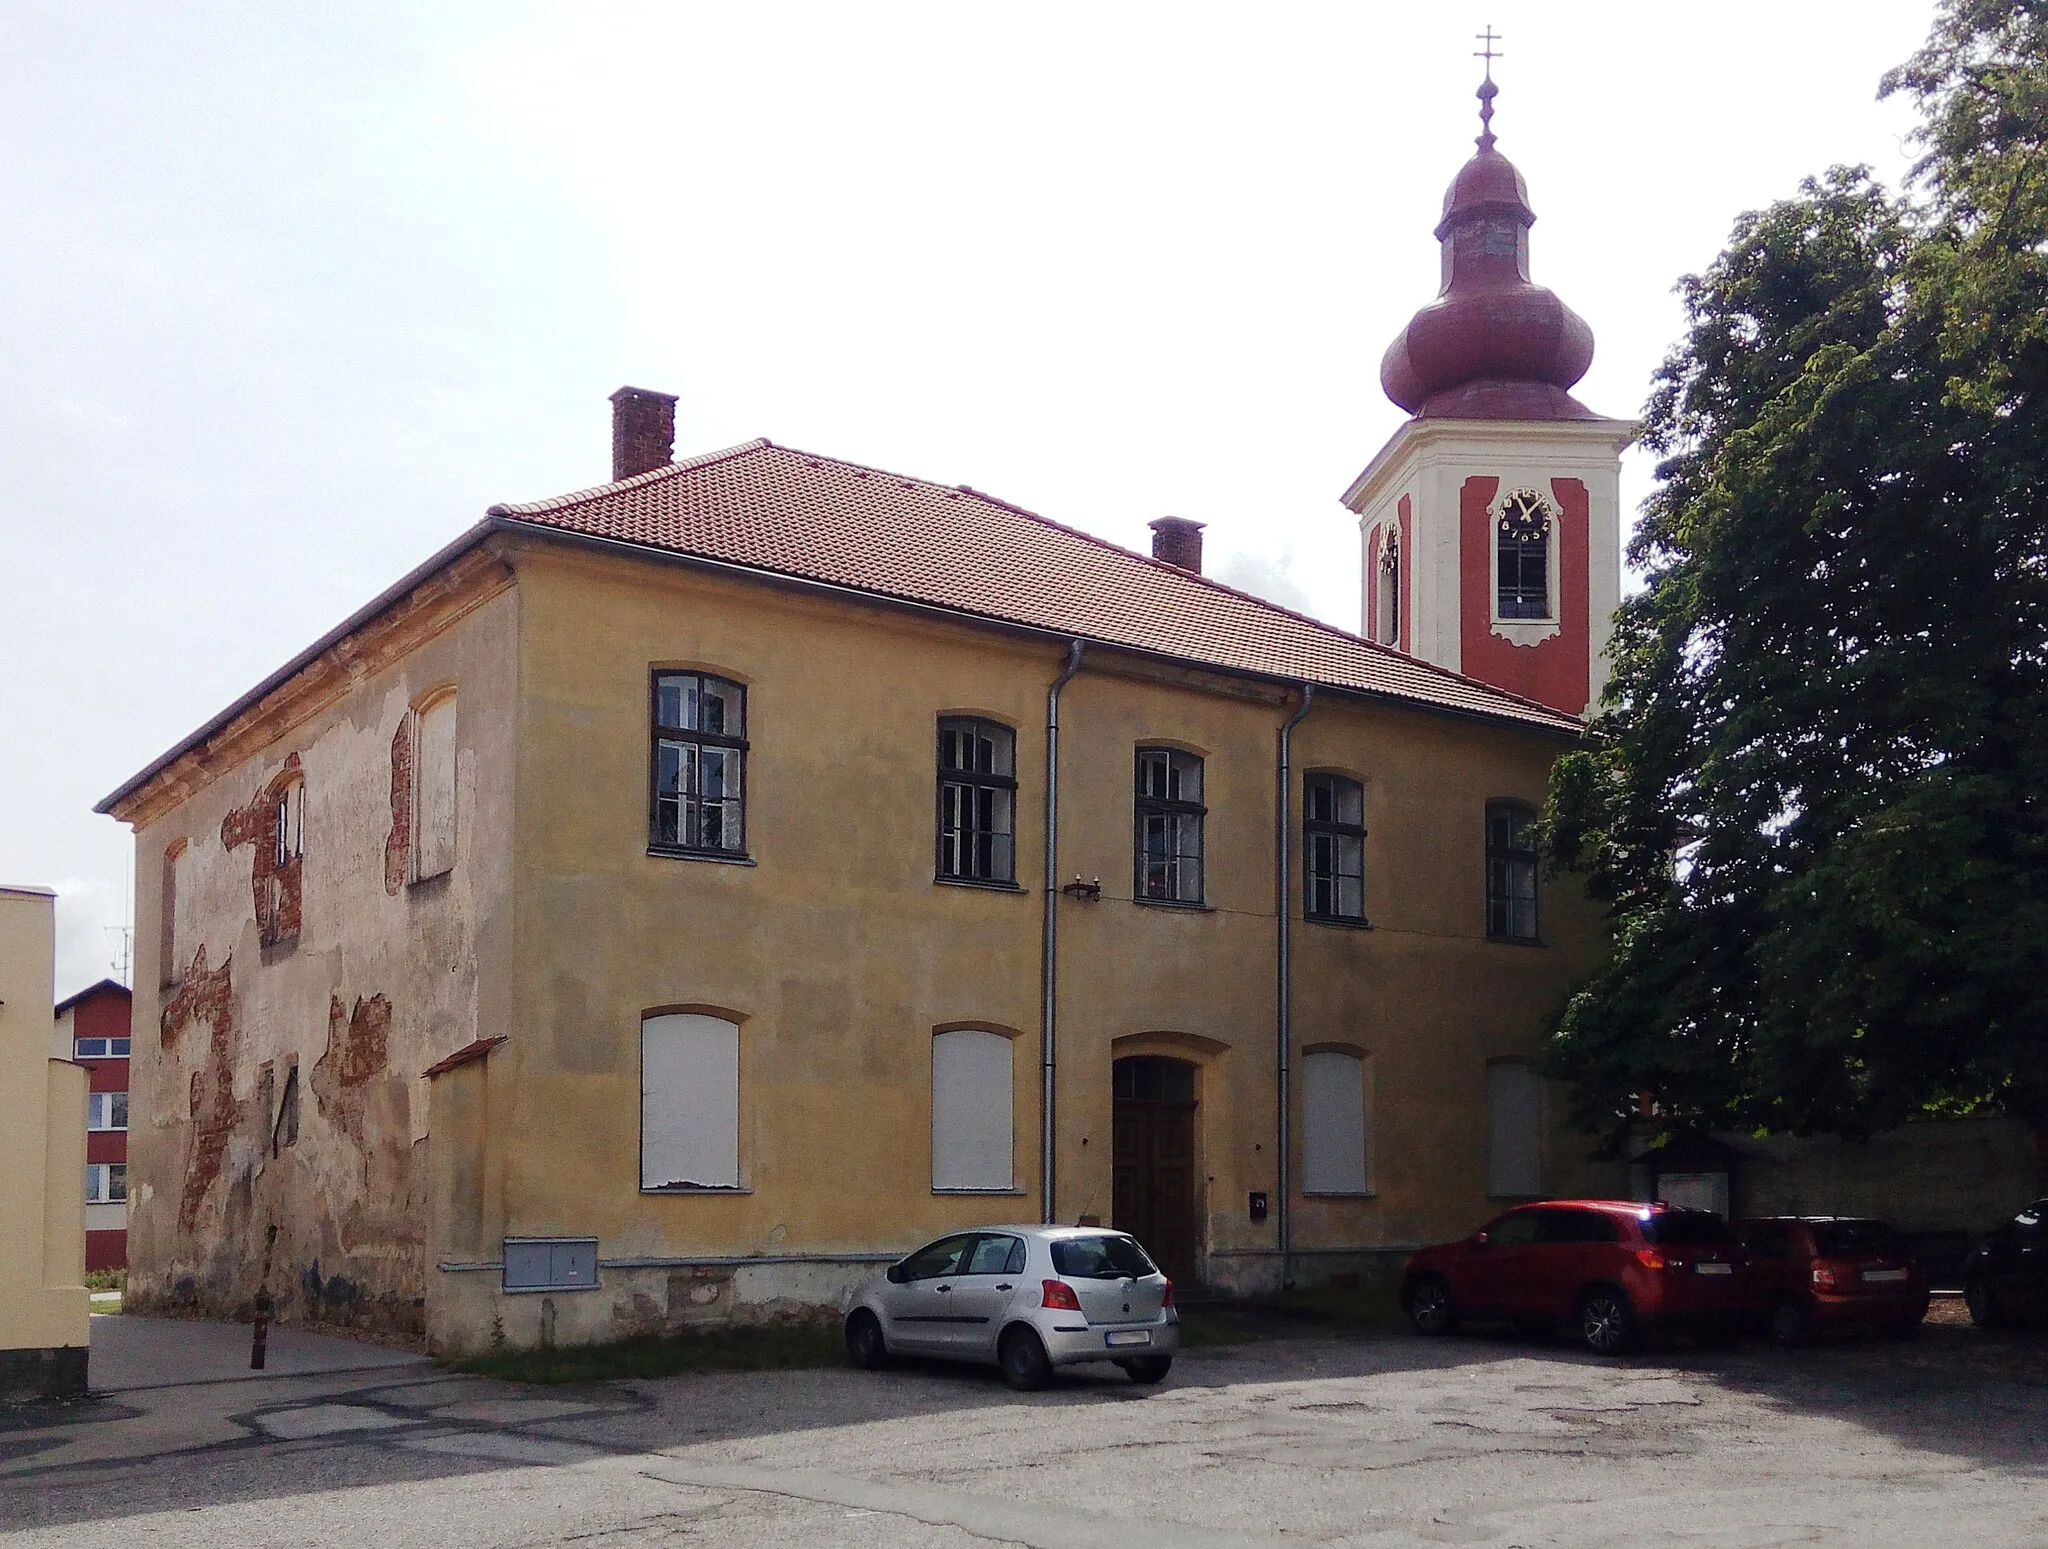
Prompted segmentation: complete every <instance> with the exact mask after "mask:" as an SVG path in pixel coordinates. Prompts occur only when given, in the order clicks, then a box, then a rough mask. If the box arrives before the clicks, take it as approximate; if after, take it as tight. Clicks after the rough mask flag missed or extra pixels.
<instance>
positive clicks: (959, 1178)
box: [932, 1027, 1014, 1194]
mask: <svg viewBox="0 0 2048 1549" xmlns="http://www.w3.org/2000/svg"><path fill="white" fill-rule="evenodd" d="M1010 1054H1011V1049H1010V1040H1009V1039H1008V1038H1006V1037H1004V1036H1003V1035H1002V1034H1001V1033H992V1032H990V1031H989V1030H988V1029H986V1028H981V1027H955V1028H949V1029H947V1030H946V1031H945V1032H942V1033H935V1034H934V1035H933V1036H932V1192H933V1193H934V1194H942V1193H956V1192H965V1193H976V1192H984V1191H994V1192H999V1193H1007V1192H1008V1191H1009V1190H1010V1188H1011V1186H1012V1183H1013V1179H1012V1177H1011V1173H1010V1159H1011V1155H1012V1152H1013V1144H1014V1133H1013V1130H1014V1125H1013V1120H1012V1113H1013V1108H1012V1102H1011V1096H1012V1093H1011V1079H1010Z"/></svg>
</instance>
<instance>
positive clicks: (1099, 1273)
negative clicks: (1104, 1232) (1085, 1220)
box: [1052, 1237, 1158, 1280]
mask: <svg viewBox="0 0 2048 1549" xmlns="http://www.w3.org/2000/svg"><path fill="white" fill-rule="evenodd" d="M1052 1267H1053V1268H1054V1269H1056V1270H1058V1271H1059V1272H1060V1273H1061V1274H1063V1275H1072V1276H1073V1277H1074V1278H1075V1279H1076V1280H1121V1279H1123V1278H1124V1276H1126V1275H1130V1276H1132V1277H1133V1278H1136V1277H1138V1276H1141V1275H1151V1274H1156V1273H1158V1271H1157V1270H1156V1269H1154V1268H1153V1265H1152V1261H1151V1260H1150V1259H1149V1258H1147V1257H1146V1256H1145V1250H1144V1249H1143V1248H1141V1247H1139V1246H1138V1243H1137V1239H1136V1238H1133V1237H1056V1238H1054V1239H1053V1244H1052Z"/></svg>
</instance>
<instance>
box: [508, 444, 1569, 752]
mask: <svg viewBox="0 0 2048 1549" xmlns="http://www.w3.org/2000/svg"><path fill="white" fill-rule="evenodd" d="M490 514H491V515H492V516H493V517H497V518H500V519H510V520H513V521H517V522H521V523H531V524H533V525H535V526H540V527H548V528H554V529H557V530H560V531H563V532H570V533H578V534H582V535H585V536H589V537H595V538H605V539H613V540H618V541H621V542H626V543H632V544H639V545H645V546H647V547H650V548H656V549H663V550H667V551H669V552H672V553H676V554H683V555H690V556H695V557H699V558H704V559H711V560H717V561H721V562H724V563H727V564H735V565H741V566H746V567H748V568H751V569H756V570H761V571H767V572H772V573H774V574H778V575H784V576H791V577H798V578H802V579H805V580H812V581H826V582H830V583H832V584H834V585H838V586H844V587H850V588H854V589H857V590H859V591H863V592H869V593H873V594H875V595H877V596H880V597H888V598H897V599H902V600H906V601H911V602H917V603H923V604H927V605H934V606H937V607H940V608H945V609H949V610H953V611H957V612H960V613H964V614H969V615H973V616H976V617H980V618H985V619H993V620H1000V621H1002V622H1005V623H1011V624H1021V625H1025V626H1027V627H1030V628H1033V629H1043V630H1048V631H1052V632H1055V633H1058V634H1062V635H1078V636H1081V637H1083V638H1085V639H1087V640H1089V641H1092V642H1101V643H1105V644H1109V645H1116V646H1124V647H1129V648H1132V649H1135V650H1140V651H1147V652H1154V653H1159V654H1163V655H1166V656H1170V657H1174V658H1178V659H1180V660H1182V661H1185V662H1190V663H1196V664H1200V665H1205V666H1214V667H1222V668H1226V669H1230V670H1233V671H1238V672H1249V673H1255V674H1258V675H1260V676H1263V677H1269V678H1279V679H1289V680H1294V681H1302V680H1306V681H1309V682H1312V683H1316V684H1319V685H1326V686H1330V687H1335V688H1342V689H1354V690H1361V691H1364V692H1367V693H1372V694H1376V695H1385V696H1387V697H1389V698H1394V699H1401V700H1408V701H1412V702H1414V703H1417V704H1423V705H1429V706H1433V707H1436V708H1439V709H1445V710H1454V711H1461V712H1464V713H1467V714H1476V715H1484V716H1490V717H1497V718H1500V719H1503V720H1508V721H1515V722H1520V723H1523V724H1525V725H1531V726H1541V727H1544V728H1548V729H1551V730H1556V731H1565V732H1573V733H1575V732H1577V731H1578V730H1579V727H1580V723H1579V720H1578V718H1577V717H1575V716H1570V715H1564V714H1561V713H1560V712H1558V711H1556V710H1552V709H1550V708H1549V707H1548V706H1545V705H1539V704H1536V703H1534V702H1533V701H1531V700H1526V699H1522V698H1520V697H1518V696H1516V695H1513V694H1509V693H1505V692H1503V691H1502V690H1500V689H1496V688H1490V687H1488V686H1487V685H1485V684H1483V683H1479V682H1475V681H1474V680H1472V679H1470V678H1464V677H1460V676H1458V675H1457V674H1456V673H1452V672H1446V671H1444V670H1443V669H1442V668H1439V667H1433V666H1431V665H1429V664H1428V663H1426V662H1422V661H1418V660H1417V659H1416V658H1414V657H1412V656H1405V655H1403V654H1402V653H1400V652H1398V651H1394V650H1391V649H1389V648H1388V647H1386V646H1382V645H1376V644H1374V643H1373V642H1371V641H1369V640H1365V639H1361V638H1360V637H1359V636H1357V635H1354V634H1351V633H1349V632H1347V631H1345V630H1341V629H1337V628H1334V627H1333V626H1331V625H1328V624H1324V623H1321V622H1320V621H1318V620H1316V619H1312V618H1308V617H1305V616H1304V615H1302V614H1299V613H1293V612H1290V611H1289V610H1287V609H1285V608H1281V607H1276V606H1275V605H1274V604H1272V603H1269V602H1265V601H1262V600H1261V599H1259V598H1257V597H1253V596H1251V595H1249V594H1248V593H1245V592H1240V591H1237V590H1235V589H1234V588H1231V587H1228V586H1224V585H1222V584H1220V583H1219V582H1216V581H1211V580H1208V579H1206V578H1204V577H1201V576H1197V575H1191V574H1189V573H1188V572H1187V571H1184V570H1181V569H1178V568H1177V567H1175V566H1173V565H1168V564H1165V563H1164V562H1162V561H1159V560H1155V559H1152V558H1150V557H1149V556H1146V555H1142V554H1134V553H1132V552H1131V551H1130V550H1128V549H1123V548H1119V547H1117V546H1116V545H1115V544H1113V543H1108V542H1105V541H1104V540H1102V539H1100V538H1095V537H1091V536H1090V535H1089V534H1087V533H1084V532H1079V531H1076V530H1075V529H1074V528H1071V527H1063V526H1061V525H1060V524H1059V523H1058V522H1053V521H1048V520H1047V519H1046V518H1044V517H1042V516H1037V515H1034V514H1033V513H1031V512H1029V511H1025V510H1022V509H1021V508H1019V507H1017V506H1013V505H1009V504H1006V503H1005V502H1003V501H1001V500H997V499H996V498H995V497H993V496H991V495H984V494H982V493H980V492H979V491H978V490H974V489H970V488H968V487H967V486H965V485H960V486H957V487H956V486H952V485H945V484H931V483H927V482H926V481H924V480H922V479H912V478H905V477H904V476H903V475H901V474H894V473H885V472H883V471H882V470H880V469H877V468H867V467H863V466H861V465H860V464H858V463H848V462H841V461H839V460H838V459H836V458H830V457H820V456H816V455H814V454H812V453H808V452H799V451H797V450H795V449H794V448H791V447H785V446H777V445H776V444H775V443H774V442H772V441H765V440H761V441H749V442H746V443H745V444H743V445H741V446H735V447H729V448H727V449H725V450H724V451H720V452H709V453H705V454H704V455H702V456H699V457H692V458H687V459H685V460H683V461H682V462H679V463H675V464H673V465H671V466H669V467H665V468H657V469H655V470H654V471H653V472H651V473H643V474H639V475H637V476H635V477H633V478H630V479H624V480H621V481H619V482H618V483H616V484H605V485H600V486H598V487H597V488H595V489H587V490H579V491H577V492H576V493H574V494H570V495H561V496H557V497H556V498H555V499H552V500H540V501H534V502H531V503H529V504H525V505H499V506H493V507H491V512H490Z"/></svg>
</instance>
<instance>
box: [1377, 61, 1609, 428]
mask: <svg viewBox="0 0 2048 1549" xmlns="http://www.w3.org/2000/svg"><path fill="white" fill-rule="evenodd" d="M1498 90H1499V88H1498V87H1496V86H1495V85H1494V84H1493V79H1492V76H1491V75H1490V74H1489V75H1488V77H1487V80H1486V82H1485V84H1484V85H1482V86H1481V87H1480V88H1479V93H1478V95H1479V104H1480V106H1479V121H1480V127H1481V131H1482V132H1481V134H1480V136H1479V139H1478V142H1477V143H1478V146H1479V154H1478V155H1476V156H1474V157H1473V158H1472V159H1471V160H1470V161H1468V162H1466V163H1465V165H1464V166H1463V167H1462V168H1460V169H1459V172H1458V175H1457V176H1456V177H1455V178H1453V179H1452V180H1451V186H1450V189H1449V191H1448V192H1446V193H1445V195H1444V218H1443V220H1442V221H1441V222H1439V223H1438V225H1437V228H1436V239H1437V241H1438V242H1439V243H1441V244H1442V246H1443V290H1442V292H1441V293H1440V294H1439V295H1438V296H1437V299H1436V300H1434V301H1432V302H1431V303H1430V304H1429V305H1428V306H1426V307H1424V308H1423V309H1422V310H1421V311H1420V312H1417V313H1416V314H1415V316H1414V317H1413V318H1411V319H1410V320H1409V323H1408V326H1407V327H1406V328H1405V329H1403V330H1402V331H1401V336H1400V337H1399V338H1397V339H1396V340H1395V341H1394V342H1393V344H1392V345H1391V346H1389V347H1388V350H1387V353H1386V356H1385V357H1384V358H1383V359H1382V360H1381V361H1380V385H1381V386H1382V387H1383V388H1385V389H1386V393H1387V396H1388V397H1389V398H1391V399H1393V400H1394V402H1395V403H1397V404H1399V405H1400V406H1401V407H1402V408H1404V409H1406V410H1407V411H1408V412H1409V413H1410V414H1413V415H1414V416H1415V417H1416V418H1418V419H1489V420H1585V419H1598V418H1599V416H1598V415H1596V414H1595V413H1593V411H1592V410H1591V409H1588V408H1587V407H1586V406H1585V405H1584V404H1582V403H1580V402H1579V401H1578V400H1577V399H1575V398H1574V397H1572V395H1571V394H1570V392H1569V391H1567V389H1569V388H1570V387H1571V386H1572V385H1573V384H1574V383H1576V382H1577V381H1578V380H1579V378H1580V377H1582V376H1584V375H1585V374H1586V368H1587V367H1588V366H1590V365H1592V363H1593V330H1592V329H1591V328H1588V327H1587V326H1586V322H1585V319H1583V318H1581V317H1580V316H1579V315H1578V314H1577V313H1576V312H1574V311H1572V309H1571V308H1570V307H1568V306H1566V305H1565V304H1564V303H1563V302H1562V301H1559V300H1558V299H1557V297H1556V296H1555V295H1554V294H1553V293H1551V292H1550V291H1548V290H1546V289H1545V288H1544V287H1543V286H1541V285H1534V284H1531V283H1530V280H1529V228H1530V226H1532V225H1533V224H1535V221H1536V215H1535V212H1534V211H1532V210H1531V209H1530V208H1529V190H1528V187H1527V186H1526V185H1525V184H1524V183H1523V182H1522V174H1521V173H1519V172H1517V171H1516V170H1515V165H1514V163H1513V162H1511V161H1509V160H1508V159H1507V157H1505V156H1503V155H1501V153H1500V152H1499V151H1497V150H1495V149H1494V148H1493V147H1494V136H1493V98H1494V95H1495V94H1496V92H1497V91H1498Z"/></svg>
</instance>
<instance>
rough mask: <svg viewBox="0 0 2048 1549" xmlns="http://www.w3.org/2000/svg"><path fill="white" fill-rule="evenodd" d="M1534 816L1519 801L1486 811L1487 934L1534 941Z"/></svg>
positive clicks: (1495, 805)
mask: <svg viewBox="0 0 2048 1549" xmlns="http://www.w3.org/2000/svg"><path fill="white" fill-rule="evenodd" d="M1536 860H1537V855H1536V814H1535V812H1534V811H1533V810H1532V809H1530V808H1528V807H1525V806H1523V805H1522V804H1521V803H1519V802H1512V801H1496V802H1489V803H1488V804H1487V808H1486V934H1487V935H1489V936H1493V937H1496V938H1498V939H1500V940H1503V941H1534V940H1536Z"/></svg>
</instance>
